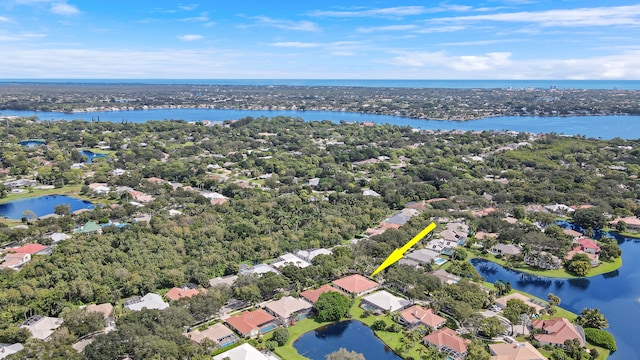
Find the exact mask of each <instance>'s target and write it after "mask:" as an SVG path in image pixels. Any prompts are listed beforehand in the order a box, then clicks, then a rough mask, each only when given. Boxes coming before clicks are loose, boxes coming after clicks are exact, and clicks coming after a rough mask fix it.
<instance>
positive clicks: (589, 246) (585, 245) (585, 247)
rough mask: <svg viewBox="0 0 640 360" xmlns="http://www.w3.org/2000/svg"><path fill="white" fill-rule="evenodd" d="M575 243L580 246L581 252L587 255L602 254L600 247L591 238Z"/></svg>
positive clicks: (578, 240) (581, 239)
mask: <svg viewBox="0 0 640 360" xmlns="http://www.w3.org/2000/svg"><path fill="white" fill-rule="evenodd" d="M575 243H576V244H577V245H578V247H579V248H580V250H582V251H584V252H586V253H589V254H594V255H597V254H600V246H598V244H596V242H595V241H594V240H591V239H589V238H580V239H577V240H576V241H575Z"/></svg>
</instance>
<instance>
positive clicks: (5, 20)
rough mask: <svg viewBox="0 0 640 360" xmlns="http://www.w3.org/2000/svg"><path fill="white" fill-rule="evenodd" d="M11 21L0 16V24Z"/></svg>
mask: <svg viewBox="0 0 640 360" xmlns="http://www.w3.org/2000/svg"><path fill="white" fill-rule="evenodd" d="M9 21H11V20H10V19H9V18H8V17H4V16H0V22H9Z"/></svg>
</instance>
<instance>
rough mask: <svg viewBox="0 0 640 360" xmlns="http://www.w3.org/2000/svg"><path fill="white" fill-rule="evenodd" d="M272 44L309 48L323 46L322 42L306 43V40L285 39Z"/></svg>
mask: <svg viewBox="0 0 640 360" xmlns="http://www.w3.org/2000/svg"><path fill="white" fill-rule="evenodd" d="M271 46H275V47H290V48H299V49H308V48H316V47H319V46H322V44H320V43H305V42H299V41H285V42H276V43H273V44H271Z"/></svg>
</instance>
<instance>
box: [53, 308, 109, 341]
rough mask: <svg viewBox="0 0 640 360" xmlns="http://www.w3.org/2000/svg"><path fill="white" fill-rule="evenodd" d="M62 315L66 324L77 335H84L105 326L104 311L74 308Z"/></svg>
mask: <svg viewBox="0 0 640 360" xmlns="http://www.w3.org/2000/svg"><path fill="white" fill-rule="evenodd" d="M61 316H62V318H63V319H64V326H66V327H67V329H69V332H71V333H73V334H74V335H75V336H77V337H83V336H85V335H87V334H91V333H93V332H96V331H98V330H102V329H103V328H104V317H103V315H102V313H98V312H86V311H85V310H84V309H72V310H68V311H63V312H62V313H61Z"/></svg>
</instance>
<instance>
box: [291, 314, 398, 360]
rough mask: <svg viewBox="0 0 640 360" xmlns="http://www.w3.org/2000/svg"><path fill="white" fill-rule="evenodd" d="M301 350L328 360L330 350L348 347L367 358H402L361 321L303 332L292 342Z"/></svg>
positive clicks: (303, 354) (375, 359)
mask: <svg viewBox="0 0 640 360" xmlns="http://www.w3.org/2000/svg"><path fill="white" fill-rule="evenodd" d="M293 347H294V348H296V350H297V351H298V353H299V354H300V355H302V356H304V357H307V358H310V359H312V360H325V357H326V356H327V355H328V354H331V353H332V352H334V351H338V350H340V348H345V349H347V350H349V351H355V352H357V353H360V354H363V355H364V357H365V358H366V359H367V360H399V359H402V358H401V357H399V356H398V355H396V354H395V353H394V352H393V351H391V350H390V349H389V348H388V347H386V345H385V344H384V343H383V342H382V341H381V340H380V339H378V338H377V337H376V335H375V334H374V333H373V330H371V328H369V327H368V326H367V325H365V324H363V323H361V322H360V321H355V320H351V321H340V322H337V323H333V324H330V325H327V326H323V327H321V328H319V329H316V330H314V331H310V332H308V333H306V334H304V335H302V336H301V337H300V338H298V340H296V341H295V342H294V343H293Z"/></svg>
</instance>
